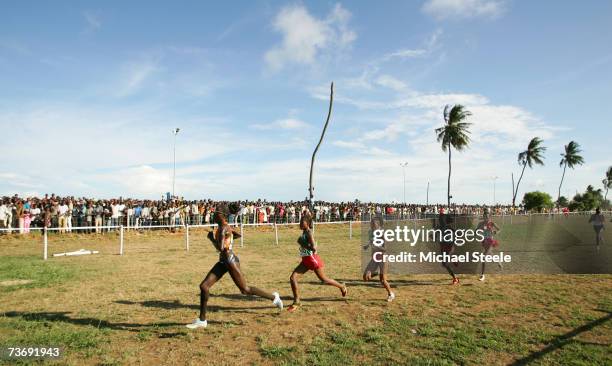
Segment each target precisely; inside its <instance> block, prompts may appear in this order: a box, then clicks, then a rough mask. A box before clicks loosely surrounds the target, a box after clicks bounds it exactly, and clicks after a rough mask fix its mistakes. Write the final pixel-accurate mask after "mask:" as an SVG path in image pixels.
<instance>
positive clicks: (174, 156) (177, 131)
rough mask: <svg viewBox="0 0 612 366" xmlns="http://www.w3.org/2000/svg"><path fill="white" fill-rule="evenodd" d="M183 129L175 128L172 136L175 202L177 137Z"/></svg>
mask: <svg viewBox="0 0 612 366" xmlns="http://www.w3.org/2000/svg"><path fill="white" fill-rule="evenodd" d="M180 130H181V129H180V128H178V127H177V128H175V129H174V130H172V134H173V135H174V143H173V148H172V157H173V163H172V199H173V200H174V186H175V181H176V135H178V133H179V131H180Z"/></svg>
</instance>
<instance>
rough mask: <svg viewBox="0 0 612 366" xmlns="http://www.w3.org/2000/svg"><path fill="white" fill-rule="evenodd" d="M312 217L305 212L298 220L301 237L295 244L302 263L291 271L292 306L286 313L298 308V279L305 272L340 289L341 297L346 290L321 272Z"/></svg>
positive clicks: (321, 265) (344, 295)
mask: <svg viewBox="0 0 612 366" xmlns="http://www.w3.org/2000/svg"><path fill="white" fill-rule="evenodd" d="M311 228H312V216H311V214H310V212H308V211H306V212H305V213H304V215H303V216H302V218H301V219H300V229H302V235H301V236H300V237H299V238H298V240H297V242H298V244H299V245H300V256H301V257H302V261H301V263H300V264H298V266H297V267H295V269H294V270H293V273H292V274H291V277H290V279H289V282H290V283H291V291H293V304H291V306H289V308H288V309H287V311H289V312H293V311H295V310H297V309H298V307H299V306H300V295H299V294H298V279H299V278H300V277H301V276H302V275H303V274H304V273H306V272H308V271H313V272H314V273H315V274H316V275H317V277H318V278H319V280H321V282H323V283H325V284H326V285H330V286H334V287H337V288H339V289H340V292H341V294H342V297H346V295H347V293H348V289H347V288H346V286H345V285H341V284H340V283H338V281H336V280H333V279H331V278H328V277H327V276H326V275H325V272H323V265H324V264H323V261H322V260H321V257H319V255H318V254H317V244H316V243H315V241H314V238H313V237H312V231H311Z"/></svg>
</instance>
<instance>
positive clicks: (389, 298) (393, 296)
mask: <svg viewBox="0 0 612 366" xmlns="http://www.w3.org/2000/svg"><path fill="white" fill-rule="evenodd" d="M393 300H395V294H394V293H393V292H392V293H390V294H389V297H387V302H391V301H393Z"/></svg>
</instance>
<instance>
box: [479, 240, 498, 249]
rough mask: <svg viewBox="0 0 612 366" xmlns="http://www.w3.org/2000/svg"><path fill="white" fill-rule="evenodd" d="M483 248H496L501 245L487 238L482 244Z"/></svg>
mask: <svg viewBox="0 0 612 366" xmlns="http://www.w3.org/2000/svg"><path fill="white" fill-rule="evenodd" d="M482 244H483V246H486V245H489V246H492V247H496V246H498V245H499V242H498V241H497V240H496V239H493V238H485V240H484V241H483V242H482Z"/></svg>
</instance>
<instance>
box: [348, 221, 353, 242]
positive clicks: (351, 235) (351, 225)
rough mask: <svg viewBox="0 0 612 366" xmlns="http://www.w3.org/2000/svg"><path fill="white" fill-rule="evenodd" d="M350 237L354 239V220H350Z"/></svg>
mask: <svg viewBox="0 0 612 366" xmlns="http://www.w3.org/2000/svg"><path fill="white" fill-rule="evenodd" d="M349 239H353V221H349Z"/></svg>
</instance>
